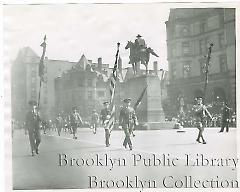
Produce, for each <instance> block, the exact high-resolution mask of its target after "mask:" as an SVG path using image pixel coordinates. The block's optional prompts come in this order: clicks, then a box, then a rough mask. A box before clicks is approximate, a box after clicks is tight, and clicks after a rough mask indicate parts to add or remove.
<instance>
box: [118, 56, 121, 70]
mask: <svg viewBox="0 0 240 192" xmlns="http://www.w3.org/2000/svg"><path fill="white" fill-rule="evenodd" d="M118 70H119V72H120V73H122V58H121V57H119V59H118Z"/></svg>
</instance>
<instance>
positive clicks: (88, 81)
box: [87, 79, 92, 87]
mask: <svg viewBox="0 0 240 192" xmlns="http://www.w3.org/2000/svg"><path fill="white" fill-rule="evenodd" d="M87 86H88V87H92V79H88V80H87Z"/></svg>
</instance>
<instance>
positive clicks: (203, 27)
mask: <svg viewBox="0 0 240 192" xmlns="http://www.w3.org/2000/svg"><path fill="white" fill-rule="evenodd" d="M206 30H207V23H206V22H203V23H201V24H200V33H204V32H206Z"/></svg>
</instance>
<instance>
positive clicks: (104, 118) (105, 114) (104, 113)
mask: <svg viewBox="0 0 240 192" xmlns="http://www.w3.org/2000/svg"><path fill="white" fill-rule="evenodd" d="M103 106H104V108H103V109H102V110H101V113H100V120H101V122H102V125H103V127H104V130H105V144H106V147H109V146H110V141H109V140H110V130H109V127H108V125H107V122H108V120H109V119H110V117H111V110H110V109H109V102H108V101H105V102H104V103H103Z"/></svg>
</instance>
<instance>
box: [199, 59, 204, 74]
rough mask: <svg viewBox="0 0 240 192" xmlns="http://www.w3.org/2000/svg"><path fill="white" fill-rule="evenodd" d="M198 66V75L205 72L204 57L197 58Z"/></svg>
mask: <svg viewBox="0 0 240 192" xmlns="http://www.w3.org/2000/svg"><path fill="white" fill-rule="evenodd" d="M199 66H200V75H204V74H205V61H204V59H200V60H199Z"/></svg>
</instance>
